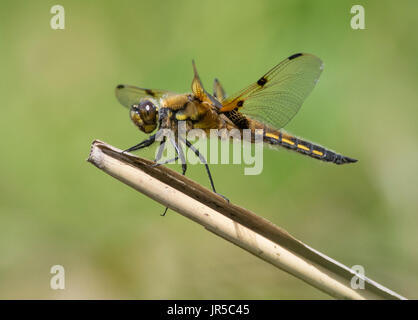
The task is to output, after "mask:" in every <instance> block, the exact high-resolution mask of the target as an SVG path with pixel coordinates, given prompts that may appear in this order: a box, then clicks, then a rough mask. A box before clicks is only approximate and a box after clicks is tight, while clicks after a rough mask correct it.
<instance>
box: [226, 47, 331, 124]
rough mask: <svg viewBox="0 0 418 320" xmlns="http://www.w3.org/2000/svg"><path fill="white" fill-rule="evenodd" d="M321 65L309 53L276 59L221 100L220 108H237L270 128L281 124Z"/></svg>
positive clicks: (306, 91)
mask: <svg viewBox="0 0 418 320" xmlns="http://www.w3.org/2000/svg"><path fill="white" fill-rule="evenodd" d="M322 69H323V63H322V61H321V60H320V59H319V58H318V57H316V56H314V55H311V54H306V53H297V54H294V55H292V56H290V57H289V58H287V59H285V60H283V61H282V62H280V63H279V64H278V65H277V66H275V67H274V68H273V69H271V70H270V71H269V72H267V73H266V74H265V75H264V76H262V77H261V78H260V79H258V81H257V82H256V83H254V84H252V85H250V86H249V87H247V88H245V89H244V90H242V91H240V92H238V93H237V94H235V95H233V96H231V97H228V98H227V99H226V100H224V101H222V108H221V110H220V111H221V112H227V111H232V110H237V109H238V110H239V111H240V112H242V113H243V114H245V115H248V116H249V117H250V118H253V119H256V120H258V121H261V122H263V123H265V124H267V125H270V126H271V127H273V128H276V129H281V128H283V127H284V126H285V125H286V124H287V123H288V122H289V121H290V120H291V119H292V118H293V117H294V116H295V115H296V113H297V112H298V111H299V109H300V107H301V106H302V103H303V101H305V99H306V97H307V96H308V95H309V93H310V92H311V91H312V89H313V88H314V86H315V84H316V83H317V81H318V79H319V76H320V75H321V72H322Z"/></svg>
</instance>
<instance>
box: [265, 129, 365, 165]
mask: <svg viewBox="0 0 418 320" xmlns="http://www.w3.org/2000/svg"><path fill="white" fill-rule="evenodd" d="M264 142H265V143H268V144H270V145H279V146H281V147H284V148H286V149H290V150H294V151H296V152H299V153H301V154H303V155H306V156H309V157H311V158H315V159H318V160H322V161H326V162H332V163H335V164H345V163H352V162H357V160H356V159H352V158H349V157H346V156H343V155H341V154H338V153H336V152H334V151H331V150H328V149H326V148H324V147H321V146H319V145H316V144H313V143H311V142H308V141H305V140H302V139H299V138H296V137H294V136H291V135H289V134H284V133H282V132H281V131H278V132H265V134H264Z"/></svg>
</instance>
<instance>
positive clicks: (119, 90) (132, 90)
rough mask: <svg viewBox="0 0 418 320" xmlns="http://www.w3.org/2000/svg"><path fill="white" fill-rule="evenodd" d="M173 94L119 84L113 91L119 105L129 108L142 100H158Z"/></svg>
mask: <svg viewBox="0 0 418 320" xmlns="http://www.w3.org/2000/svg"><path fill="white" fill-rule="evenodd" d="M172 94H174V93H172V92H170V91H164V90H154V89H144V88H138V87H135V86H131V85H125V84H120V85H118V86H117V87H116V89H115V95H116V98H117V99H118V101H119V102H120V104H122V105H123V106H125V107H127V108H130V107H131V106H132V105H133V104H138V103H139V102H140V101H141V100H142V99H144V98H147V97H148V98H155V99H160V98H162V97H165V96H169V95H172Z"/></svg>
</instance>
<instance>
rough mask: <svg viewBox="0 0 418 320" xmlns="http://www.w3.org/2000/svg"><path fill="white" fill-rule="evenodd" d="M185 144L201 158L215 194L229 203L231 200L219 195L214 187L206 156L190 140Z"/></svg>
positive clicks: (185, 141)
mask: <svg viewBox="0 0 418 320" xmlns="http://www.w3.org/2000/svg"><path fill="white" fill-rule="evenodd" d="M184 143H186V146H187V147H188V148H190V149H191V150H192V151H193V152H194V153H195V154H196V156H198V157H199V159H200V161H201V162H202V163H203V164H204V165H205V168H206V172H207V174H208V177H209V181H210V185H211V187H212V190H213V192H215V193H216V194H217V195H219V196H221V197H222V198H224V199H225V200H226V201H228V202H229V199H228V198H227V197H225V196H223V195H222V194H220V193H217V192H216V189H215V185H214V183H213V179H212V175H211V173H210V169H209V165H208V162H207V161H206V159H205V157H204V156H202V155H201V154H200V152H199V150H198V149H196V147H195V146H194V145H192V144H191V143H190V141H188V140H184Z"/></svg>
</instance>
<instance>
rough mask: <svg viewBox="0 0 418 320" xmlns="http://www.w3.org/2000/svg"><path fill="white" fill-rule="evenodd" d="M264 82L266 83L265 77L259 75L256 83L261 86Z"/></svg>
mask: <svg viewBox="0 0 418 320" xmlns="http://www.w3.org/2000/svg"><path fill="white" fill-rule="evenodd" d="M266 83H267V79H266V78H264V77H261V78H260V80H258V81H257V84H258V85H259V86H261V87H262V86H264V85H265V84H266Z"/></svg>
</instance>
